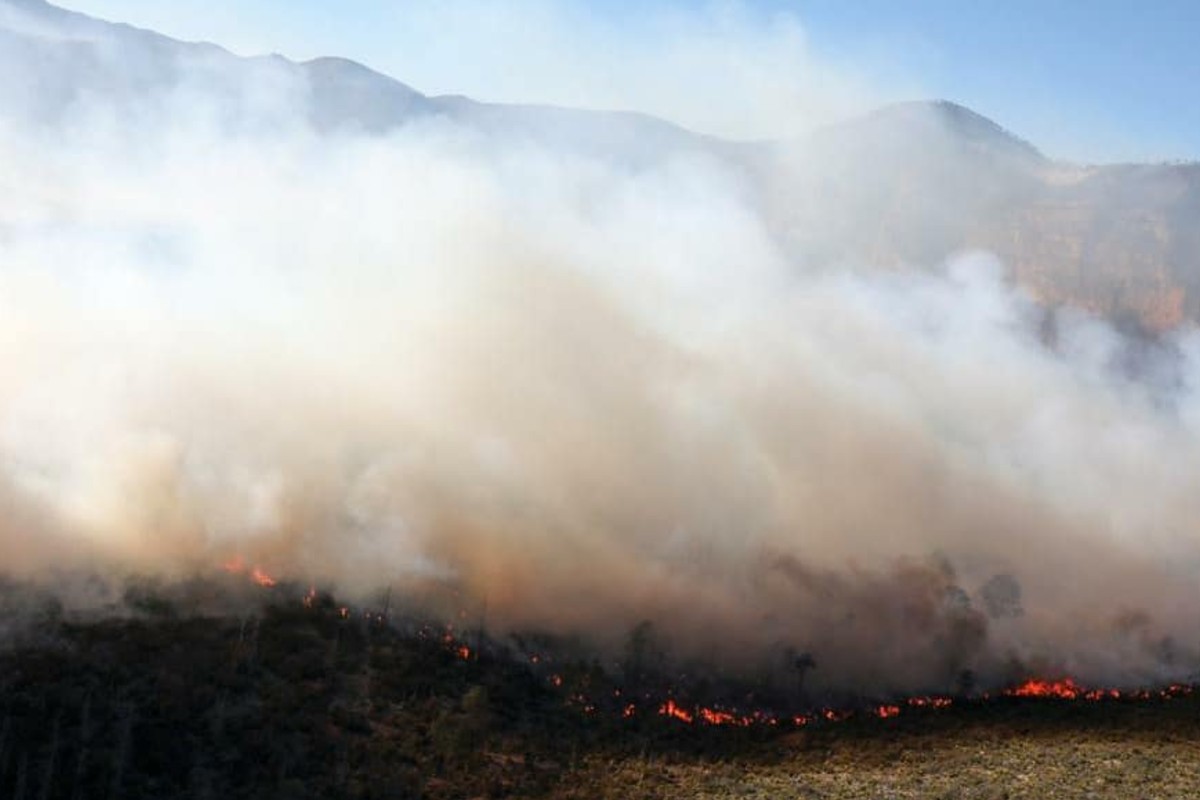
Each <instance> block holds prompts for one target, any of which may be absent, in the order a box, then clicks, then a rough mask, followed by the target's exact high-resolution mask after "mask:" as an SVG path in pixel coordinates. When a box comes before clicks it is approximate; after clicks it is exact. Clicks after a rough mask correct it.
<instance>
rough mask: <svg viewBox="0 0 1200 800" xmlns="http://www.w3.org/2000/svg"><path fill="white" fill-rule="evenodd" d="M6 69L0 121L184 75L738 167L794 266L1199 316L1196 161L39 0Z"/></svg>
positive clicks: (320, 122)
mask: <svg viewBox="0 0 1200 800" xmlns="http://www.w3.org/2000/svg"><path fill="white" fill-rule="evenodd" d="M0 70H3V72H4V74H5V75H6V80H5V81H3V82H0V108H2V109H3V110H2V111H0V116H9V117H16V118H23V119H26V120H31V121H33V122H34V123H35V124H45V125H53V124H55V123H56V122H57V121H58V120H60V119H62V118H63V116H64V115H65V114H67V113H69V112H70V110H71V109H73V108H75V107H77V105H78V103H80V102H81V101H84V100H86V101H87V102H89V103H101V104H107V106H108V107H111V108H113V109H115V111H116V113H120V111H121V109H124V108H134V107H136V106H137V104H139V103H144V102H146V100H147V98H150V99H152V100H153V99H154V98H170V97H171V93H172V92H175V91H177V90H179V89H180V88H181V87H182V88H184V89H186V90H189V91H197V92H202V93H204V96H205V97H213V98H218V99H219V100H220V103H221V109H222V115H221V119H222V121H223V122H224V123H225V124H229V125H232V126H234V127H235V128H236V127H237V126H239V125H251V124H263V125H268V126H269V125H270V124H271V119H272V118H271V116H270V114H271V109H272V104H273V103H275V104H278V106H279V108H280V109H283V110H286V111H288V112H291V111H293V110H294V109H295V108H301V109H303V113H304V115H305V116H306V117H307V120H308V122H309V123H310V124H311V125H312V126H313V128H314V129H315V130H317V131H318V132H322V133H330V132H335V131H339V130H359V131H363V132H366V133H368V134H382V133H386V132H387V131H390V130H393V129H395V128H398V127H400V126H403V125H406V124H408V123H410V122H413V121H415V120H422V119H433V118H438V117H441V118H445V119H447V120H451V121H453V122H455V123H457V124H461V125H465V126H468V127H470V128H473V129H476V130H478V131H480V132H482V133H484V134H486V135H494V134H500V133H503V134H504V135H508V136H516V137H519V138H524V139H529V140H533V141H540V142H544V143H546V144H551V145H553V146H556V147H565V148H569V149H571V150H574V151H576V152H581V153H584V154H587V155H595V156H598V157H604V158H616V159H619V160H621V161H622V162H626V163H629V164H632V165H634V166H637V165H647V164H652V163H654V162H657V161H660V160H662V159H663V158H666V157H669V156H675V155H679V154H682V153H689V152H694V153H698V154H702V155H704V156H706V157H713V158H718V159H721V160H723V161H725V162H727V163H729V164H730V165H731V166H733V167H734V168H735V169H737V170H739V171H740V172H741V174H743V175H745V176H746V178H747V181H748V184H749V185H750V186H751V187H752V189H753V193H754V194H755V195H756V196H757V197H758V198H759V203H760V205H761V209H762V211H763V213H764V216H765V217H766V219H767V220H768V221H769V224H770V225H771V228H772V230H773V232H774V233H775V235H776V236H777V238H778V240H779V241H780V243H781V245H782V246H783V247H785V248H786V250H787V252H788V253H789V254H790V255H791V256H793V257H794V258H795V259H796V260H797V261H798V262H800V263H804V264H806V265H810V266H816V267H821V266H823V265H836V264H844V263H853V264H858V265H868V266H875V267H884V268H921V267H928V266H929V265H936V264H938V263H940V262H941V261H943V260H944V259H945V258H946V257H947V256H948V255H950V254H952V253H954V252H956V251H959V250H962V249H967V248H986V249H989V250H992V251H994V252H995V253H996V254H997V255H998V256H999V257H1000V258H1001V259H1003V260H1004V262H1005V263H1006V264H1008V265H1009V267H1010V268H1011V270H1012V274H1013V277H1014V279H1015V280H1016V281H1017V282H1018V283H1019V284H1020V285H1022V286H1024V287H1025V288H1026V289H1028V290H1029V291H1030V292H1032V293H1033V294H1034V295H1035V296H1036V297H1038V298H1039V299H1040V300H1041V301H1043V302H1045V303H1047V304H1049V305H1057V304H1071V305H1076V306H1080V307H1082V308H1086V309H1088V310H1091V311H1094V312H1096V313H1099V314H1103V315H1105V316H1107V317H1109V318H1111V319H1115V320H1117V321H1118V322H1120V323H1122V324H1126V325H1129V326H1132V327H1134V328H1138V329H1143V330H1146V331H1151V332H1154V331H1162V330H1166V329H1169V328H1172V327H1174V326H1177V325H1179V324H1182V323H1185V322H1192V323H1196V322H1200V225H1197V221H1198V220H1200V165H1198V164H1157V165H1112V166H1088V167H1084V166H1078V165H1072V164H1066V163H1061V162H1056V161H1052V160H1050V159H1047V158H1046V157H1045V156H1044V155H1043V154H1042V153H1040V152H1039V151H1038V150H1037V148H1036V147H1035V146H1034V145H1033V144H1031V143H1029V142H1027V141H1025V140H1023V139H1021V138H1019V137H1018V136H1017V135H1015V134H1013V133H1010V132H1009V131H1007V130H1005V129H1004V128H1002V127H1001V126H1000V125H998V124H997V123H995V122H993V121H992V120H990V119H988V118H986V117H984V116H982V115H979V114H977V113H975V112H974V111H971V110H970V109H968V108H965V107H963V106H961V105H957V104H955V103H951V102H948V101H941V100H939V101H932V102H924V101H917V102H908V103H899V104H895V105H892V106H887V107H885V108H881V109H879V110H877V111H874V112H872V113H869V114H867V115H865V116H863V117H860V118H858V119H853V120H848V121H846V122H843V123H840V124H837V125H833V126H829V127H827V128H825V129H822V130H820V131H817V132H815V133H814V134H813V135H811V136H810V137H808V138H807V139H805V140H803V141H801V142H761V143H738V142H728V141H722V140H720V139H717V138H715V137H709V136H703V135H699V134H696V133H693V132H691V131H688V130H686V129H684V128H681V127H679V126H677V125H674V124H672V123H670V122H666V121H664V120H660V119H657V118H654V117H651V116H647V115H644V114H637V113H631V112H610V111H589V110H576V109H565V108H556V107H551V106H537V105H504V104H495V103H485V102H478V101H475V100H472V99H470V98H466V97H462V96H456V95H451V96H428V95H425V94H422V93H421V92H419V91H417V90H416V89H414V88H412V87H410V86H407V85H405V84H403V83H401V82H400V81H397V80H394V79H392V78H390V77H388V76H386V75H382V74H380V73H378V72H375V71H373V70H371V69H369V68H367V67H365V66H363V65H361V64H358V63H356V62H354V61H349V60H347V59H342V58H332V57H331V58H317V59H313V60H311V61H307V62H301V63H297V62H293V61H289V60H287V59H285V58H283V57H281V56H277V55H275V56H258V57H253V58H241V57H238V56H235V55H234V54H232V53H230V52H229V51H227V50H224V49H223V48H221V47H218V46H217V45H213V44H207V43H184V42H178V41H176V40H174V39H170V38H168V37H165V36H162V35H160V34H157V33H154V32H152V31H146V30H141V29H138V28H134V27H131V26H128V25H121V24H113V23H108V22H104V21H101V20H97V19H93V18H91V17H88V16H85V15H83V14H78V13H75V12H71V11H66V10H64V9H61V8H58V7H56V6H53V5H51V4H49V3H46V2H44V1H43V0H0ZM170 111H171V109H169V110H168V113H170Z"/></svg>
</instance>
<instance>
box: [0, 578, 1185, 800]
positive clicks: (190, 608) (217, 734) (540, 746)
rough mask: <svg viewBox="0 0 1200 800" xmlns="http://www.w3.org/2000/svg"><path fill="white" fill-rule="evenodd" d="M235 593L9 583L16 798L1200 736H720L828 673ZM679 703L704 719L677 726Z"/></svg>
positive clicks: (6, 775) (1124, 708) (494, 785)
mask: <svg viewBox="0 0 1200 800" xmlns="http://www.w3.org/2000/svg"><path fill="white" fill-rule="evenodd" d="M238 591H240V590H239V589H237V588H236V587H235V588H234V589H230V588H229V587H228V586H226V587H224V588H221V587H217V588H214V587H213V586H212V585H208V584H205V583H203V582H196V583H194V584H192V585H191V586H189V587H186V588H185V589H182V590H181V589H179V588H178V587H173V588H171V589H164V588H163V587H161V586H156V585H154V584H147V583H136V582H135V583H133V584H131V585H130V588H129V589H127V590H126V591H125V592H124V593H123V595H122V596H121V597H120V600H119V603H118V604H117V605H116V606H114V607H112V608H109V609H107V610H106V611H105V612H104V613H102V614H99V615H98V616H96V617H94V618H90V619H81V618H78V615H69V614H65V613H64V612H63V610H62V607H61V605H60V604H59V603H58V602H57V601H55V600H54V598H53V597H51V596H49V595H46V594H44V593H38V592H36V591H34V590H31V589H29V588H28V587H19V586H14V585H6V586H5V587H4V592H3V597H4V602H5V611H6V614H5V617H6V619H7V620H8V621H9V630H8V638H7V642H8V643H9V645H8V647H7V648H6V649H5V650H4V651H2V652H0V797H4V798H13V799H14V800H50V799H51V798H71V800H76V799H86V798H178V797H189V798H191V797H194V798H259V797H262V798H273V797H278V798H309V797H311V798H343V797H345V798H376V797H378V798H400V797H503V796H625V795H626V794H627V793H632V795H637V796H670V795H672V794H675V793H679V792H683V793H685V794H686V793H690V792H691V791H692V790H695V791H699V789H698V788H697V787H696V786H693V787H692V788H691V789H689V788H688V787H687V786H685V785H682V784H681V783H680V781H684V782H686V781H688V780H693V779H696V776H698V775H704V776H709V777H712V776H719V775H723V774H726V773H728V772H729V770H731V769H733V766H732V765H737V764H741V765H742V766H743V767H746V766H747V765H755V766H754V768H755V769H756V770H759V771H760V774H761V775H762V776H766V777H769V776H771V775H777V774H778V771H779V770H780V769H783V768H784V767H785V765H788V764H791V765H793V766H797V765H803V764H808V765H809V766H810V767H811V766H812V765H814V764H819V763H824V762H825V761H827V760H828V759H830V758H833V757H834V756H835V755H836V754H838V753H840V754H842V757H844V756H845V753H846V748H847V747H851V748H862V752H861V753H860V755H859V756H855V757H856V758H861V759H863V763H864V764H870V763H874V762H873V761H872V759H876V760H878V758H879V755H878V754H879V753H880V752H893V751H895V752H901V753H907V752H909V750H910V749H911V748H914V747H915V748H927V747H928V746H929V740H930V737H935V738H936V737H961V736H966V737H968V738H971V737H976V738H977V737H981V736H983V737H988V736H992V737H994V736H997V735H1001V736H1002V738H1004V739H1005V740H1006V741H1007V740H1009V739H1011V738H1012V737H1017V738H1020V737H1028V736H1034V735H1036V736H1044V735H1047V734H1050V733H1055V732H1057V733H1060V734H1061V733H1064V732H1076V733H1077V732H1079V731H1088V732H1091V733H1090V734H1089V735H1091V734H1095V733H1096V732H1100V735H1102V734H1103V732H1105V731H1109V732H1117V731H1121V732H1122V735H1126V734H1130V735H1138V734H1137V733H1136V732H1137V731H1143V732H1145V731H1153V732H1154V734H1155V735H1160V736H1161V735H1168V734H1169V735H1170V736H1174V737H1175V738H1176V739H1182V740H1189V739H1190V738H1191V737H1192V736H1193V734H1194V732H1195V731H1194V728H1195V722H1194V721H1193V718H1194V717H1195V711H1196V708H1197V706H1196V703H1195V702H1194V701H1193V700H1192V699H1190V698H1189V697H1183V698H1175V699H1172V700H1166V699H1162V698H1160V697H1157V696H1156V697H1154V698H1150V699H1143V700H1141V701H1140V702H1137V703H1127V702H1126V703H1102V704H1079V703H1064V702H1058V703H1053V702H1049V703H1048V702H1047V701H1046V700H1044V699H1029V698H1020V697H1010V698H1005V699H1003V700H1000V701H990V702H987V703H984V702H981V701H967V700H965V699H962V700H960V701H959V702H956V703H955V705H954V706H953V707H951V708H942V709H933V708H926V707H923V706H922V707H917V706H913V707H911V708H906V709H905V713H904V714H903V715H900V716H899V717H898V718H886V717H885V718H882V719H881V718H879V715H878V714H872V713H869V711H868V710H867V709H866V707H865V706H864V708H863V709H861V713H857V714H855V715H854V716H852V717H851V718H849V719H848V720H845V721H841V722H838V723H837V724H833V723H832V722H831V721H830V719H832V718H829V719H826V718H822V717H821V716H820V715H819V714H818V715H817V716H816V717H815V718H814V719H813V720H812V723H811V724H808V723H805V724H803V725H800V724H790V723H789V722H788V721H787V720H788V718H786V717H779V718H777V720H776V722H774V723H771V724H767V723H766V722H763V723H762V724H753V725H747V726H741V725H722V724H718V723H706V722H705V718H704V717H702V716H701V715H700V714H698V713H697V712H696V711H695V710H697V709H700V708H703V707H705V706H706V705H709V704H711V705H712V707H713V708H732V707H734V706H733V703H735V702H740V703H741V704H742V706H741V707H743V708H749V707H752V706H753V707H758V708H762V707H765V706H766V704H768V703H777V704H779V706H778V707H779V708H781V709H794V708H796V707H798V705H797V704H798V703H801V702H803V700H802V699H798V698H803V697H804V695H805V690H804V678H805V675H806V674H807V673H808V672H809V671H811V670H814V669H818V668H819V666H818V663H817V660H816V659H815V658H814V656H813V655H812V654H809V653H804V652H796V651H794V650H787V651H786V653H785V658H786V659H787V662H788V664H787V666H789V667H790V669H791V670H792V672H793V679H792V686H793V689H792V691H791V692H790V693H788V692H781V691H780V690H778V689H775V688H764V687H763V686H758V685H756V684H755V683H754V682H753V681H746V680H740V681H735V680H732V679H728V678H724V677H722V676H721V675H719V674H717V673H715V672H713V671H711V670H709V671H707V672H706V671H705V670H704V669H703V668H702V667H701V666H700V665H679V664H673V662H672V661H671V659H670V657H669V654H668V653H667V652H666V645H665V643H664V642H663V641H662V639H661V638H660V637H659V636H658V634H657V633H656V631H655V628H654V625H653V624H652V623H651V622H649V621H647V622H644V623H642V624H640V625H638V626H636V627H635V628H634V629H633V630H631V631H630V633H629V637H628V642H627V646H626V648H625V651H624V652H623V653H622V654H621V659H620V661H619V662H617V665H616V668H614V666H613V664H609V663H605V662H603V661H602V660H601V659H599V658H598V657H596V656H595V654H594V653H592V652H591V651H589V649H588V648H587V647H585V646H584V645H582V644H581V643H580V642H578V641H574V640H568V639H561V638H556V637H552V636H548V635H544V634H536V633H527V634H524V635H514V636H511V637H509V638H507V639H505V640H504V641H498V640H495V639H491V638H488V637H486V636H484V635H483V634H481V633H479V632H478V631H470V630H467V631H457V630H455V629H454V628H453V627H452V626H447V625H445V624H444V623H435V622H433V621H432V620H427V619H423V618H421V617H420V616H418V615H417V614H415V613H412V614H410V613H403V614H397V613H394V612H392V611H391V610H390V609H388V608H387V605H388V604H390V602H391V601H390V598H389V599H388V601H387V604H385V605H384V606H382V607H381V609H376V610H364V609H361V608H359V609H352V608H348V607H344V606H341V605H340V604H339V603H338V602H337V601H336V600H335V599H334V598H333V597H332V596H330V595H328V594H322V593H317V592H309V593H304V592H302V591H301V590H300V589H298V588H295V587H277V588H274V589H271V590H263V591H259V590H257V589H256V590H253V592H252V594H251V595H249V596H247V595H238ZM1000 594H1001V595H1003V592H1000ZM232 595H238V596H237V597H233V596H232ZM118 611H119V612H120V613H116V612H118ZM664 699H665V700H667V701H669V702H671V703H672V704H674V703H675V702H676V701H677V702H678V708H679V709H692V710H693V711H689V712H681V713H680V714H673V713H663V711H662V709H663V708H664V707H667V706H666V705H665V703H664ZM671 707H672V708H674V707H675V706H674V705H672V706H671ZM684 716H687V717H688V718H689V720H690V721H691V722H693V723H694V724H685V720H684V719H683V717H684ZM839 719H841V717H839ZM998 731H1000V732H1005V733H1003V734H998V733H997V732H998ZM1164 732H1167V733H1164ZM706 765H707V766H706ZM797 768H799V767H797ZM689 770H690V771H689ZM696 770H699V771H698V772H697V771H696ZM671 776H675V777H671ZM688 776H691V777H688ZM713 779H714V780H716V778H713ZM764 779H765V778H764ZM721 780H725V779H724V778H722V779H721ZM718 784H720V785H722V786H723V785H724V784H721V783H720V781H718ZM697 786H698V784H697ZM714 786H715V787H716V788H715V789H713V791H717V790H719V789H720V786H718V785H716V784H714ZM711 788H712V787H710V789H711ZM777 788H778V787H777ZM705 791H709V789H705ZM581 792H582V794H581ZM632 795H630V796H632ZM717 795H720V791H717ZM815 796H838V795H836V794H820V793H818V794H816V795H815ZM959 796H975V795H972V794H969V793H968V794H960V795H959ZM980 796H982V795H980ZM989 796H991V795H989ZM997 796H998V795H997Z"/></svg>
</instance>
